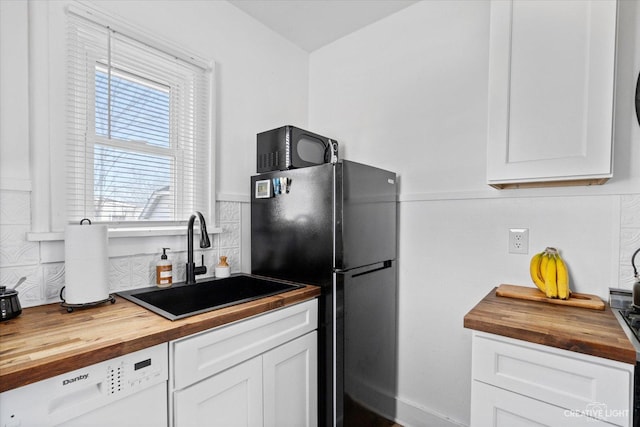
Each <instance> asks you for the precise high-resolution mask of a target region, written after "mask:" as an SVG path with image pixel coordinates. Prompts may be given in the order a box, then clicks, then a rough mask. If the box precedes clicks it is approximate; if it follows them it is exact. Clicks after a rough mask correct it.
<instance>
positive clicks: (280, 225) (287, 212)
mask: <svg viewBox="0 0 640 427" xmlns="http://www.w3.org/2000/svg"><path fill="white" fill-rule="evenodd" d="M251 192H252V198H251V272H252V274H256V275H261V276H267V277H274V278H279V279H284V280H290V281H294V282H300V283H305V284H312V285H318V286H320V287H321V288H322V295H321V297H320V299H319V309H320V311H319V319H318V323H319V325H318V340H319V342H318V349H319V354H318V425H319V426H343V425H344V426H349V425H355V424H357V421H354V420H353V419H352V417H353V413H354V412H353V411H352V408H354V407H365V408H368V409H370V410H373V411H374V412H377V413H379V414H381V415H383V416H385V417H387V418H390V419H393V418H394V417H395V403H394V402H395V399H394V398H395V396H396V391H397V269H396V252H397V243H396V234H397V231H396V218H397V180H396V174H395V173H393V172H389V171H386V170H382V169H379V168H375V167H372V166H368V165H364V164H360V163H355V162H351V161H347V160H341V161H339V162H337V163H335V164H330V163H327V164H322V165H318V166H312V167H307V168H301V169H292V170H286V171H276V172H268V173H263V174H260V175H256V176H253V177H251ZM354 404H356V406H354Z"/></svg>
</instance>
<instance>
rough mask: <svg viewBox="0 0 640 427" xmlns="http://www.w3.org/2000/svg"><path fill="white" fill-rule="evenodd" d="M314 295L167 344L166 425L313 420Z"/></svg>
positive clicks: (300, 426)
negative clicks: (169, 369) (168, 419)
mask: <svg viewBox="0 0 640 427" xmlns="http://www.w3.org/2000/svg"><path fill="white" fill-rule="evenodd" d="M316 328H317V301H316V300H313V301H308V302H305V303H301V304H297V305H294V306H290V307H287V308H283V309H280V310H277V311H274V312H270V313H267V314H264V315H260V316H256V317H252V318H250V319H247V320H244V321H240V322H237V323H233V324H231V325H228V326H223V327H220V328H215V329H212V330H209V331H206V332H203V333H199V334H196V335H193V336H189V337H186V338H183V339H180V340H176V341H174V342H172V343H171V350H172V351H171V354H172V359H173V360H172V367H173V369H172V375H171V376H170V384H171V385H170V388H171V390H170V394H171V395H170V402H171V403H172V405H171V413H172V416H171V421H172V423H171V425H173V426H174V427H190V426H193V427H200V426H205V425H210V426H225V427H226V426H229V427H232V426H248V427H251V426H256V427H261V426H267V427H270V426H273V427H275V426H278V427H280V426H283V427H286V426H292V427H304V426H309V427H314V426H316V425H317V333H316V331H315V329H316Z"/></svg>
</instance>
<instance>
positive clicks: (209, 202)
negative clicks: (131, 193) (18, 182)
mask: <svg viewBox="0 0 640 427" xmlns="http://www.w3.org/2000/svg"><path fill="white" fill-rule="evenodd" d="M70 13H71V14H74V15H77V16H80V17H81V18H84V19H87V20H89V21H91V22H92V23H94V24H97V25H99V26H102V27H106V28H108V29H109V30H112V31H114V32H117V33H119V34H122V35H123V36H125V37H127V38H130V39H133V40H135V41H136V42H138V43H142V44H144V45H147V46H149V47H151V48H153V49H156V50H159V51H162V52H164V53H166V54H169V55H171V56H174V57H176V58H178V59H180V60H182V61H184V62H187V63H189V64H191V65H194V66H197V67H199V68H202V69H203V70H204V71H205V74H206V78H207V80H208V91H209V93H208V94H207V96H208V104H207V108H208V114H207V118H208V120H207V121H208V123H206V129H207V131H206V132H207V136H206V138H205V142H204V143H205V144H206V145H207V150H206V151H207V152H208V156H207V157H208V158H207V159H206V160H205V170H204V171H201V172H200V173H202V174H204V175H203V176H202V178H201V180H202V181H203V182H206V184H207V185H206V187H207V190H203V191H207V192H208V194H207V195H206V196H205V201H206V209H203V212H202V213H203V214H204V215H205V219H206V220H207V222H208V223H209V224H211V225H213V224H214V221H215V117H216V113H215V86H214V82H215V62H213V61H206V60H203V59H201V58H200V57H199V56H197V55H193V54H192V53H190V52H188V51H186V50H185V49H184V48H182V47H179V46H175V45H172V44H171V43H169V42H166V41H164V40H161V41H160V42H158V39H159V38H158V37H157V36H156V35H151V34H145V33H143V32H141V31H140V29H139V28H134V27H133V26H131V25H130V24H127V23H125V22H123V21H122V20H121V19H120V18H117V19H116V18H112V17H110V16H108V15H105V14H104V13H102V12H99V11H96V10H93V9H89V8H85V7H84V6H79V5H69V6H67V8H66V15H68V14H70ZM64 25H65V28H66V27H67V25H68V24H67V23H66V19H65V24H64ZM92 59H95V61H93V62H94V63H95V67H94V74H93V76H92V79H91V81H92V85H91V87H87V96H88V99H89V98H90V99H89V100H88V102H89V104H90V107H89V108H88V110H89V111H88V116H87V119H90V120H91V123H87V126H88V128H87V135H86V137H85V138H86V144H87V146H91V147H92V149H93V147H95V146H96V144H101V142H107V144H106V145H107V146H109V147H116V148H118V149H122V148H124V149H126V150H127V151H130V152H132V153H136V154H138V153H149V152H151V153H152V154H158V153H161V154H160V155H162V156H166V155H171V156H173V158H174V160H173V161H172V163H173V167H174V168H175V169H176V171H180V169H181V168H180V167H177V166H178V165H184V163H183V162H182V163H181V162H180V161H179V158H180V156H181V155H182V154H181V149H180V147H179V146H176V144H175V137H174V136H170V147H169V148H162V147H153V145H151V144H144V149H142V150H138V149H136V148H131V147H130V145H131V142H130V141H127V144H129V147H122V146H120V147H118V144H120V142H119V141H120V140H118V139H117V138H110V139H109V138H105V137H103V136H100V135H98V134H97V132H96V122H95V118H96V116H95V113H96V112H95V98H96V96H95V84H96V74H95V73H96V72H97V71H98V69H99V67H100V64H102V66H104V63H103V61H100V58H92ZM105 67H106V66H105ZM118 72H122V73H123V74H124V75H127V74H130V75H132V76H134V77H135V78H140V79H148V80H149V81H150V82H151V83H152V84H159V85H163V84H164V85H166V83H165V82H163V80H164V79H163V78H162V76H153V75H145V74H144V73H139V74H138V73H137V72H136V70H119V71H118ZM140 74H143V75H140ZM154 79H155V80H154ZM167 86H169V85H167ZM169 96H170V97H173V96H174V95H173V94H172V93H171V91H170V93H169ZM172 102H174V101H172ZM183 102H186V101H183ZM172 108H173V107H172ZM176 109H177V110H178V111H181V112H185V110H184V109H183V110H181V106H177V107H176ZM170 120H175V118H174V117H172V116H170ZM62 145H64V150H65V151H66V145H65V144H62ZM139 148H142V147H139ZM52 163H55V162H52ZM65 163H66V157H65V162H63V164H65ZM86 163H87V165H89V164H90V165H91V168H90V169H91V171H90V172H87V175H86V176H85V177H84V179H85V180H86V179H91V182H94V178H93V172H94V171H93V164H92V162H89V161H88V162H86ZM65 167H66V166H65ZM52 172H53V171H52ZM172 176H173V177H174V178H172V179H171V180H170V182H171V184H170V185H171V186H172V187H174V186H175V188H176V189H178V190H177V191H175V190H174V191H172V192H171V194H172V195H173V200H172V202H171V203H173V204H174V205H175V206H176V211H177V212H176V215H180V214H179V212H180V211H183V212H185V210H184V209H183V208H181V207H180V205H179V203H180V200H179V199H180V198H181V195H180V194H178V192H179V191H180V190H179V189H180V188H182V185H183V180H184V179H185V178H184V174H183V173H182V171H180V173H176V174H175V175H172ZM66 188H67V183H66V180H65V184H64V190H63V192H64V195H63V196H64V197H65V198H66V196H67V195H66ZM193 188H194V189H195V190H194V193H195V192H196V191H199V190H198V189H197V188H196V187H193ZM92 193H93V188H92V190H91V191H88V192H87V194H86V196H85V203H87V202H91V203H93V200H92V196H91V194H92ZM53 197H55V194H52V198H53ZM65 208H66V206H65ZM184 216H185V218H180V219H177V218H176V219H175V220H133V221H117V220H116V221H104V222H102V223H105V224H107V225H108V226H109V227H110V229H113V230H114V231H115V230H118V229H120V232H116V233H114V234H118V235H126V234H127V232H126V230H127V229H130V230H131V231H132V233H131V235H140V233H141V231H140V230H143V231H142V233H145V231H144V230H147V231H148V232H149V233H151V235H153V234H155V233H154V230H156V231H157V234H159V235H166V234H167V230H170V229H172V228H175V227H178V229H181V228H182V227H183V226H184V225H186V223H187V221H188V216H189V215H184ZM51 222H52V224H54V226H53V227H52V229H53V230H55V228H59V226H58V227H55V224H56V223H58V224H59V223H60V222H62V223H63V224H66V223H69V222H70V221H69V219H68V214H67V212H66V211H65V212H64V214H63V220H62V221H60V219H59V218H57V219H56V218H53V219H52V221H51ZM98 222H100V221H98ZM211 228H213V227H211ZM53 230H52V231H53Z"/></svg>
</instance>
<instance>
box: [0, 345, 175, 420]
mask: <svg viewBox="0 0 640 427" xmlns="http://www.w3.org/2000/svg"><path fill="white" fill-rule="evenodd" d="M168 367H169V358H168V344H166V343H164V344H159V345H156V346H154V347H149V348H146V349H144V350H140V351H136V352H134V353H129V354H126V355H124V356H120V357H117V358H114V359H110V360H107V361H105V362H101V363H97V364H95V365H91V366H88V367H86V368H82V369H78V370H75V371H72V372H68V373H66V374H63V375H59V376H57V377H53V378H49V379H46V380H43V381H39V382H37V383H33V384H29V385H26V386H24V387H19V388H16V389H13V390H9V391H6V392H4V393H0V427H32V426H33V427H45V426H51V427H54V426H65V427H74V426H77V427H94V426H95V427H102V426H104V427H107V426H109V427H113V426H136V427H138V426H149V427H159V426H166V425H167V423H168V418H167V378H168Z"/></svg>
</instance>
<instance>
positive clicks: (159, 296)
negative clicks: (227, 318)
mask: <svg viewBox="0 0 640 427" xmlns="http://www.w3.org/2000/svg"><path fill="white" fill-rule="evenodd" d="M301 287H302V285H294V284H290V283H283V282H279V281H275V280H269V279H265V278H259V277H255V276H250V275H247V274H238V275H233V276H231V277H226V278H223V279H210V280H206V281H202V282H198V283H197V284H195V285H185V284H184V283H176V284H174V285H173V286H171V287H170V288H157V287H150V288H143V289H135V290H132V291H123V292H118V293H117V294H118V295H120V296H121V297H122V298H125V299H128V300H129V301H131V302H134V303H136V304H138V305H140V306H142V307H144V308H146V309H148V310H151V311H153V312H154V313H156V314H159V315H160V316H163V317H166V318H167V319H169V320H178V319H183V318H185V317H189V316H193V315H196V314H201V313H206V312H207V311H213V310H217V309H220V308H223V307H228V306H230V305H235V304H241V303H244V302H248V301H253V300H256V299H259V298H263V297H267V296H271V295H276V294H279V293H282V292H287V291H290V290H293V289H297V288H301Z"/></svg>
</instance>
